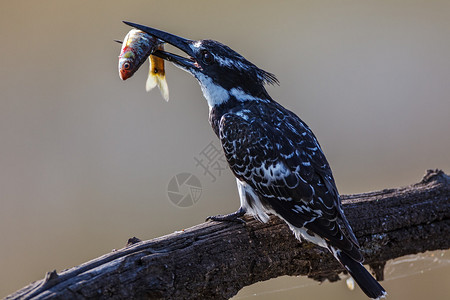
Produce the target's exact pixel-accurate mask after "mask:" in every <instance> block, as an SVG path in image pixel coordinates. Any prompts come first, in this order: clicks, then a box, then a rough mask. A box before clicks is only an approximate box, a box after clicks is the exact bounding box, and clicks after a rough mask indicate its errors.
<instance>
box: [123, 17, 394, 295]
mask: <svg viewBox="0 0 450 300" xmlns="http://www.w3.org/2000/svg"><path fill="white" fill-rule="evenodd" d="M126 23H127V24H129V25H131V26H134V27H136V28H138V29H141V30H143V31H145V32H147V33H149V34H151V35H154V36H155V37H157V38H159V39H161V40H164V41H165V42H167V43H169V44H172V45H174V46H175V47H178V48H179V49H181V50H183V51H184V52H185V53H187V54H188V55H189V57H188V58H184V57H181V56H178V55H175V54H172V53H169V52H164V51H160V52H155V53H154V55H157V56H159V57H161V58H164V59H166V60H169V61H172V62H173V63H174V64H175V65H177V66H178V67H180V68H182V69H184V70H186V71H188V72H189V73H191V74H192V75H194V76H195V78H196V79H197V80H198V81H199V83H200V86H201V88H202V91H203V95H204V96H205V98H206V100H207V102H208V106H209V113H210V116H209V120H210V123H211V125H212V127H213V130H214V132H215V133H216V135H217V136H218V137H219V139H220V141H221V144H222V147H223V150H224V152H225V156H226V159H227V161H228V163H229V165H230V168H231V170H232V172H233V173H234V175H235V176H236V180H237V185H238V191H239V195H240V199H241V200H240V201H241V207H240V209H239V210H238V211H237V212H235V213H233V214H229V215H225V216H215V217H210V218H211V219H212V220H233V219H236V218H237V217H239V216H242V215H243V214H244V213H248V214H251V215H253V216H254V217H255V218H257V219H259V220H260V221H262V222H267V221H268V219H269V214H274V215H276V216H278V217H280V218H281V219H283V220H284V221H285V222H286V223H287V224H288V225H289V227H290V229H291V230H292V231H293V232H294V234H295V236H296V238H297V239H299V240H301V239H302V238H303V239H306V240H308V241H310V242H313V243H315V244H317V245H319V246H322V247H324V248H327V249H329V250H330V252H331V253H332V254H333V255H334V256H335V257H336V259H337V260H339V261H340V262H341V264H342V265H343V266H344V267H345V268H346V269H347V270H348V271H349V273H350V274H351V275H352V277H353V278H354V279H355V281H356V282H357V283H358V284H359V286H360V287H361V289H362V290H363V291H364V292H365V293H366V294H367V295H368V296H369V297H370V298H374V299H378V298H381V297H384V296H385V295H386V292H385V290H384V289H383V287H382V286H381V285H380V284H379V283H378V282H377V281H376V280H375V279H374V278H373V277H372V276H371V275H370V273H369V272H368V271H367V270H366V269H365V268H364V267H363V266H362V264H361V263H362V262H363V257H362V254H361V252H360V250H359V244H358V241H357V240H356V238H355V236H354V234H353V231H352V229H351V227H350V225H349V223H348V221H347V219H346V217H345V215H344V212H343V210H342V207H341V201H340V198H339V193H338V191H337V188H336V184H335V182H334V179H333V175H332V172H331V169H330V166H329V164H328V162H327V160H326V158H325V155H324V153H323V151H322V149H321V147H320V145H319V143H318V141H317V139H316V137H315V136H314V134H313V133H312V131H311V130H310V129H309V127H308V126H307V125H306V124H305V123H304V122H303V121H302V120H301V119H300V118H299V117H298V116H297V115H296V114H294V113H293V112H291V111H289V110H287V109H286V108H284V107H283V106H281V105H280V104H278V103H277V102H275V101H274V100H273V99H272V98H271V97H270V96H269V94H268V93H267V91H266V89H265V84H266V83H269V84H274V83H277V79H276V78H275V76H274V75H272V74H270V73H268V72H265V71H263V70H261V69H259V68H258V67H256V66H255V65H254V64H252V63H251V62H249V61H247V60H246V59H245V58H244V57H242V56H241V55H240V54H238V53H237V52H235V51H233V50H232V49H230V48H229V47H227V46H225V45H223V44H221V43H219V42H216V41H212V40H200V41H192V40H187V39H184V38H181V37H178V36H175V35H172V34H169V33H166V32H163V31H159V30H156V29H152V28H149V27H146V26H142V25H138V24H133V23H128V22H126Z"/></svg>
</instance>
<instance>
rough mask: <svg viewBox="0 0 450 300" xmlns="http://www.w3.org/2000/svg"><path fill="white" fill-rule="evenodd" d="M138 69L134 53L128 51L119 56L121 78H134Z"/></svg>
mask: <svg viewBox="0 0 450 300" xmlns="http://www.w3.org/2000/svg"><path fill="white" fill-rule="evenodd" d="M136 70H137V68H136V66H135V54H134V53H133V52H132V51H126V52H124V53H122V54H121V55H120V56H119V76H120V79H122V80H126V79H128V78H130V77H131V76H133V74H134V73H135V72H136Z"/></svg>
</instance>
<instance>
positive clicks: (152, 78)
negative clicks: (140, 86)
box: [145, 59, 156, 92]
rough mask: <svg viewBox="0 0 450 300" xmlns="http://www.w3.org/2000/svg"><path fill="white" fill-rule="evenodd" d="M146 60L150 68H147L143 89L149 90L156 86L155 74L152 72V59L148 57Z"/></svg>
mask: <svg viewBox="0 0 450 300" xmlns="http://www.w3.org/2000/svg"><path fill="white" fill-rule="evenodd" d="M148 61H149V63H150V69H149V70H148V78H147V82H146V83H145V90H146V91H147V92H150V91H151V90H152V89H153V88H154V87H155V86H156V76H155V74H153V72H152V61H151V59H149V60H148Z"/></svg>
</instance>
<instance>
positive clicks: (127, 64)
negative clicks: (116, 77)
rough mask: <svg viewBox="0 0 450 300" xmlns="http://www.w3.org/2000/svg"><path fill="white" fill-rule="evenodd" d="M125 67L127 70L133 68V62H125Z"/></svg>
mask: <svg viewBox="0 0 450 300" xmlns="http://www.w3.org/2000/svg"><path fill="white" fill-rule="evenodd" d="M123 68H124V69H125V70H129V69H130V68H131V64H130V63H129V62H126V63H124V64H123Z"/></svg>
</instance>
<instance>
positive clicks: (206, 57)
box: [202, 50, 214, 65]
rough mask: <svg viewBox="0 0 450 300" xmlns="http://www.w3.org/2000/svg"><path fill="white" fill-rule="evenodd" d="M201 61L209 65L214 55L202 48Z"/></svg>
mask: <svg viewBox="0 0 450 300" xmlns="http://www.w3.org/2000/svg"><path fill="white" fill-rule="evenodd" d="M202 61H203V62H204V63H205V64H207V65H210V64H212V63H213V62H214V56H213V55H212V54H211V53H210V52H208V51H206V50H203V51H202Z"/></svg>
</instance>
